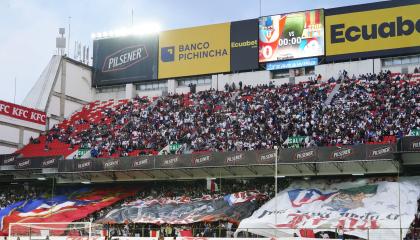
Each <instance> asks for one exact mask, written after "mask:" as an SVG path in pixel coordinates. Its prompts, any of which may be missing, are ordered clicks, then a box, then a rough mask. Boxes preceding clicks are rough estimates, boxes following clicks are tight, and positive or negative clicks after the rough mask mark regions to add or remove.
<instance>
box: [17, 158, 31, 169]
mask: <svg viewBox="0 0 420 240" xmlns="http://www.w3.org/2000/svg"><path fill="white" fill-rule="evenodd" d="M29 165H31V160H29V159H28V160H25V161H22V162H20V163H18V164H17V167H18V168H23V167H27V166H29Z"/></svg>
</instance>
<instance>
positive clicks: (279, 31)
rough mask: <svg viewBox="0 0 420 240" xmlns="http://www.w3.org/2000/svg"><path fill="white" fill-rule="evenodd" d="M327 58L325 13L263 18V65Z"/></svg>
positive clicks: (311, 11) (260, 38)
mask: <svg viewBox="0 0 420 240" xmlns="http://www.w3.org/2000/svg"><path fill="white" fill-rule="evenodd" d="M321 55H324V10H323V9H316V10H308V11H305V12H297V13H288V14H281V15H273V16H266V17H261V18H260V21H259V61H260V62H270V61H281V60H289V59H296V58H306V57H315V56H321Z"/></svg>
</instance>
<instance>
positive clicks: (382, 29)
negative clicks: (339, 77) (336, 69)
mask: <svg viewBox="0 0 420 240" xmlns="http://www.w3.org/2000/svg"><path fill="white" fill-rule="evenodd" d="M419 12H420V1H419V0H408V1H385V2H377V3H368V4H362V5H355V6H349V7H340V8H332V9H328V10H326V12H325V23H326V25H325V34H326V55H327V61H335V60H347V59H358V58H372V57H381V56H392V55H402V54H411V53H418V52H420V41H419V39H420V18H419Z"/></svg>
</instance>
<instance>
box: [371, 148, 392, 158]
mask: <svg viewBox="0 0 420 240" xmlns="http://www.w3.org/2000/svg"><path fill="white" fill-rule="evenodd" d="M389 152H391V147H384V148H379V149H376V150H372V157H376V156H380V155H383V154H386V153H389Z"/></svg>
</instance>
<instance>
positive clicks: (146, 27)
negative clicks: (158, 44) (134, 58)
mask: <svg viewBox="0 0 420 240" xmlns="http://www.w3.org/2000/svg"><path fill="white" fill-rule="evenodd" d="M160 29H161V28H160V25H159V24H157V23H144V24H142V25H139V26H135V27H133V28H131V34H133V35H148V34H156V33H159V32H160Z"/></svg>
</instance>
